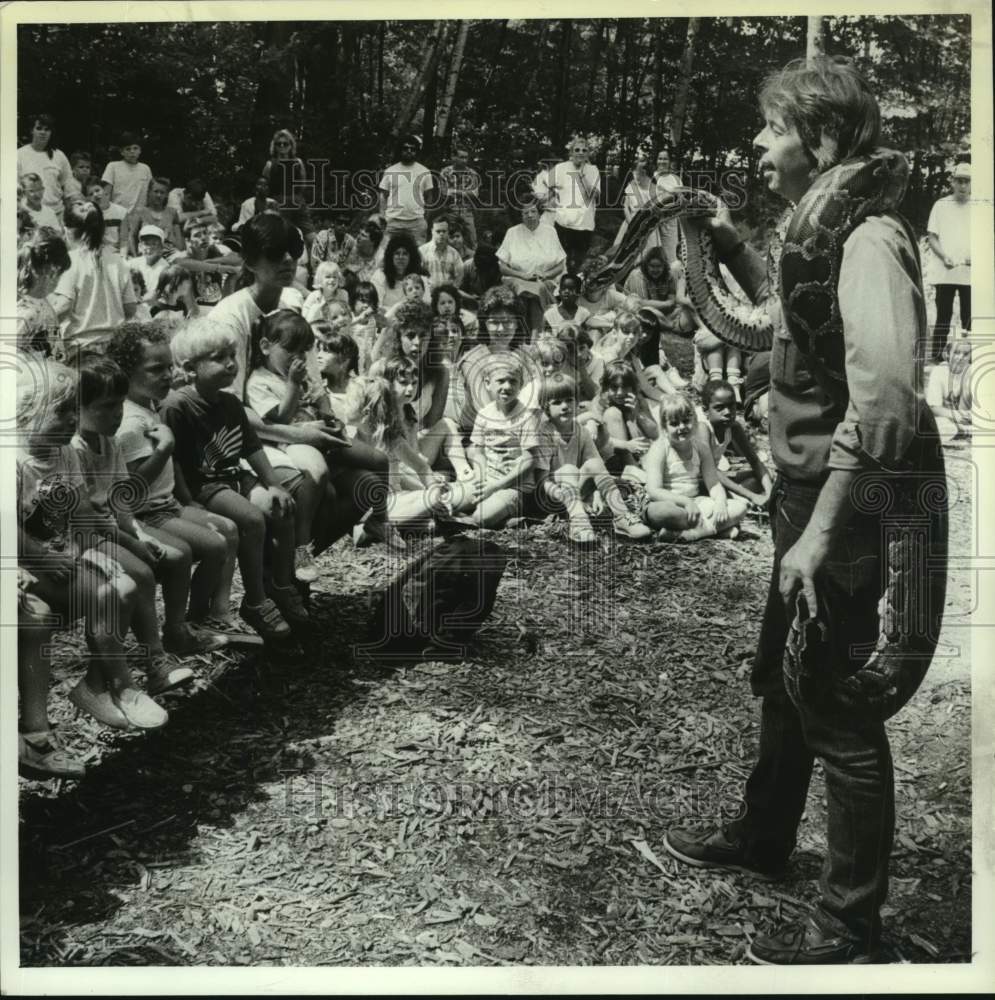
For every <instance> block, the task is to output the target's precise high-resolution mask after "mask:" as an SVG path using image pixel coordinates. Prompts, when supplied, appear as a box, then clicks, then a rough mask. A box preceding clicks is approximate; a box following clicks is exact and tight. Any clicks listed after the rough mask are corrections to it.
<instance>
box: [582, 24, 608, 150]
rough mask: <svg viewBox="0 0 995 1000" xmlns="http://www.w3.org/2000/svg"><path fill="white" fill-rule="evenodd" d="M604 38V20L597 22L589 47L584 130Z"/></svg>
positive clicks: (587, 123) (589, 115)
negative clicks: (592, 43)
mask: <svg viewBox="0 0 995 1000" xmlns="http://www.w3.org/2000/svg"><path fill="white" fill-rule="evenodd" d="M604 40H605V22H604V21H599V22H598V34H597V35H596V36H595V39H594V45H593V46H592V48H591V62H590V65H589V66H588V74H589V75H588V85H587V99H586V100H585V101H584V130H585V131H587V130H588V129H590V127H591V108H592V106H593V103H594V85H595V83H596V82H597V79H598V69H599V67H600V66H601V51H602V47H603V45H604Z"/></svg>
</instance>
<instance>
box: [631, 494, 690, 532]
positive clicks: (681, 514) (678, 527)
mask: <svg viewBox="0 0 995 1000" xmlns="http://www.w3.org/2000/svg"><path fill="white" fill-rule="evenodd" d="M643 517H644V520H645V521H646V523H647V524H648V525H649V526H650V527H651V528H653V529H654V530H655V531H656V530H659V529H661V528H666V529H667V530H668V531H685V530H687V529H688V528H689V527H690V524H691V521H690V518H689V516H688V510H687V508H686V507H682V506H681V505H680V504H678V503H676V502H675V501H673V500H651V501H650V503H649V504H648V505H647V507H646V513H645V514H644V515H643Z"/></svg>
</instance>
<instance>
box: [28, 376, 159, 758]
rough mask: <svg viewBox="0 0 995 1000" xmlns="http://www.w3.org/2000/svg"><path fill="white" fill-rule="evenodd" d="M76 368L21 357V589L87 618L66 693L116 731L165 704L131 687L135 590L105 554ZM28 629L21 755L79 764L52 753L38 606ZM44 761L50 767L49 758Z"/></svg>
mask: <svg viewBox="0 0 995 1000" xmlns="http://www.w3.org/2000/svg"><path fill="white" fill-rule="evenodd" d="M77 410H78V376H77V374H76V373H75V372H74V371H73V370H72V369H70V368H67V367H66V366H64V365H60V364H57V363H56V362H53V361H45V360H41V359H37V360H32V359H28V361H27V362H25V363H24V365H23V367H22V370H21V372H19V374H18V379H17V410H16V426H17V445H18V450H17V521H18V566H19V567H20V568H21V569H23V570H24V571H25V572H24V575H23V576H19V581H18V582H19V589H20V588H21V586H23V589H24V591H25V592H26V594H27V595H33V596H34V597H36V598H37V599H38V600H39V601H41V602H44V604H45V605H47V606H48V608H50V609H51V610H52V611H54V612H55V613H56V615H57V616H58V620H57V621H58V624H64V625H69V624H71V623H72V622H73V621H74V620H76V619H77V618H80V617H82V618H83V619H84V627H85V630H86V643H87V646H88V647H89V651H90V659H89V662H88V665H87V670H86V675H85V676H84V677H83V679H82V680H80V682H79V683H78V684H77V685H76V686H75V687H74V688H73V689H72V691H71V692H70V694H69V700H70V701H71V702H72V703H73V704H74V705H75V706H76V707H77V708H78V709H80V710H81V711H83V712H86V713H87V714H89V715H92V716H93V717H94V718H95V719H97V720H98V721H99V722H102V723H103V724H104V725H106V726H112V727H113V728H116V729H131V728H140V729H156V728H158V727H159V726H162V725H164V724H165V722H166V721H167V719H168V715H167V714H166V712H165V711H164V710H163V709H162V708H161V707H160V706H159V705H157V704H156V703H155V702H154V701H152V699H151V698H149V697H148V696H147V695H146V694H144V693H143V692H142V691H141V690H140V689H139V688H138V687H136V686H135V684H134V682H133V681H132V679H131V672H130V670H129V669H128V666H127V663H126V660H125V656H124V645H123V640H124V636H125V634H126V633H127V631H128V628H129V626H130V624H131V618H132V613H133V610H134V607H135V602H136V598H137V587H136V584H135V581H134V580H133V579H132V578H131V577H130V576H128V575H127V574H126V573H125V572H124V571H123V570H122V569H121V567H120V565H119V564H118V563H117V562H115V561H114V560H113V559H111V558H109V555H108V554H107V553H106V552H100V551H98V546H101V545H102V543H103V542H104V541H105V537H106V536H105V534H104V533H103V531H102V530H101V529H102V528H103V527H104V526H105V524H106V515H105V514H104V513H103V512H100V511H96V510H94V509H93V508H92V506H91V504H90V501H89V495H88V490H87V486H86V483H85V481H84V478H83V471H82V469H81V468H80V464H79V456H78V453H77V452H76V451H75V450H74V449H73V448H71V447H70V446H69V445H70V441H71V439H72V437H73V434H74V432H75V431H76V427H77V421H78V417H77ZM26 610H27V617H29V618H30V619H31V622H30V629H31V632H30V634H27V635H25V637H24V644H23V645H22V646H20V648H19V651H18V680H19V687H20V691H21V699H22V702H21V732H22V734H24V735H25V737H26V739H27V740H28V742H29V743H30V744H31V745H30V746H28V747H25V748H22V749H23V751H24V752H23V753H22V754H20V755H19V756H20V757H25V758H28V759H29V762H30V763H31V764H32V765H34V766H36V767H38V768H44V769H46V770H49V771H51V770H52V769H53V768H58V770H61V771H63V772H64V773H67V772H66V768H69V770H70V771H71V772H74V773H77V774H78V772H79V765H78V764H75V763H74V762H72V763H70V762H66V761H64V760H60V759H58V758H56V759H52V758H51V757H50V755H51V754H53V753H58V751H59V747H58V743H57V737H56V736H55V734H54V733H53V732H52V730H51V727H50V725H49V722H48V714H47V700H48V683H49V675H50V663H49V658H48V656H47V655H46V654H45V644H46V642H45V640H46V625H45V622H46V621H48V620H49V619H48V618H47V616H46V615H45V612H44V609H42V608H38V607H36V608H35V609H34V610H32V609H31V608H27V609H26ZM50 765H51V766H50Z"/></svg>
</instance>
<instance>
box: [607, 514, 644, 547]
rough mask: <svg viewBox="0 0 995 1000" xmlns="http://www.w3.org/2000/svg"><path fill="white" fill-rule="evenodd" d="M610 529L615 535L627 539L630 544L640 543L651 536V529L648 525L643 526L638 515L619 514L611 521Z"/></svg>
mask: <svg viewBox="0 0 995 1000" xmlns="http://www.w3.org/2000/svg"><path fill="white" fill-rule="evenodd" d="M612 527H613V529H614V531H615V534H616V535H619V536H620V537H622V538H628V539H629V541H630V542H642V541H645V539H647V538H649V537H650V535H652V534H653V529H652V528H651V527H650V526H649V525H648V524H643V522H642V519H641V518H640V517H639V515H638V514H633V513H632V512H631V511H627V512H626V513H625V514H619V515H618V517H616V518H615V519H614V520H613V521H612Z"/></svg>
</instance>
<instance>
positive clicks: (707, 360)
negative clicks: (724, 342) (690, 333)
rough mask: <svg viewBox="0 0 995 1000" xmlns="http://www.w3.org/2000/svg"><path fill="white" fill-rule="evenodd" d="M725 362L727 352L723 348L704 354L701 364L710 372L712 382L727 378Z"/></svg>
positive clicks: (709, 378) (709, 377)
mask: <svg viewBox="0 0 995 1000" xmlns="http://www.w3.org/2000/svg"><path fill="white" fill-rule="evenodd" d="M725 361H726V359H725V351H724V350H723V349H722V348H721V347H717V348H715V350H713V351H703V352H702V355H701V362H702V364H703V365H704V366H705V371H707V372H708V380H709V381H710V382H713V381H717V380H719V379H723V378H725Z"/></svg>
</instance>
